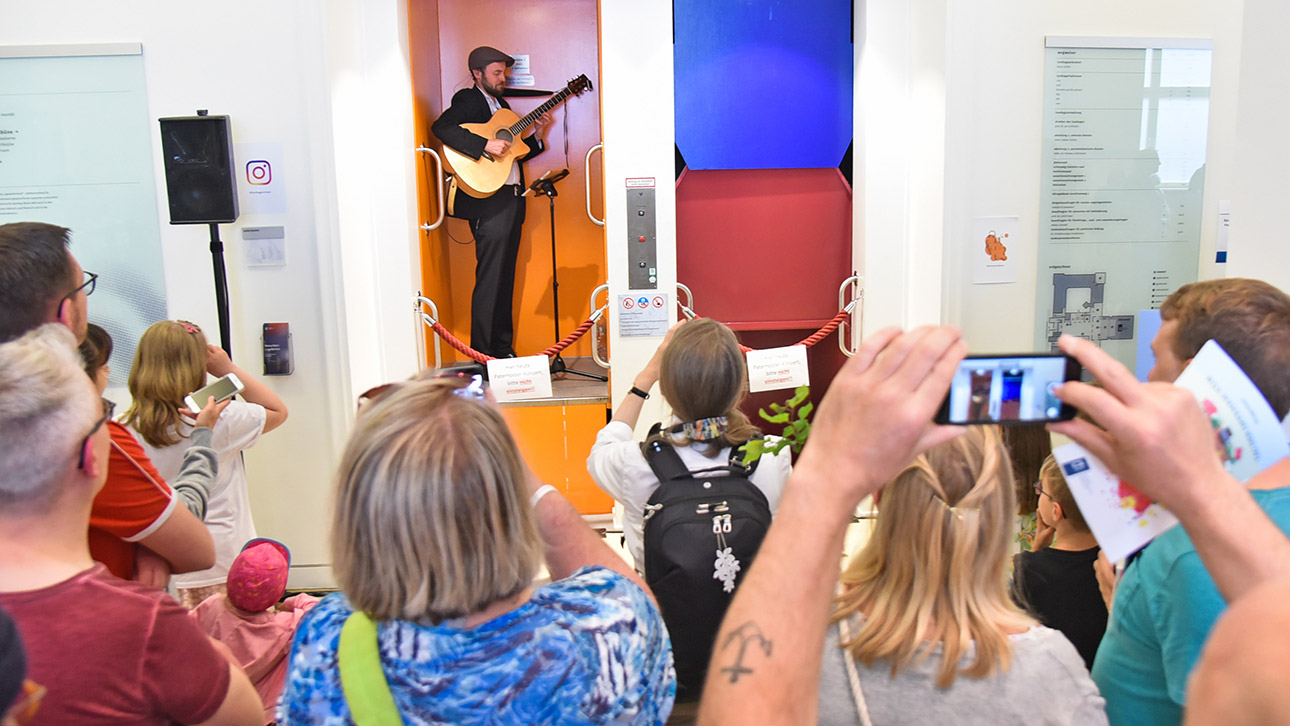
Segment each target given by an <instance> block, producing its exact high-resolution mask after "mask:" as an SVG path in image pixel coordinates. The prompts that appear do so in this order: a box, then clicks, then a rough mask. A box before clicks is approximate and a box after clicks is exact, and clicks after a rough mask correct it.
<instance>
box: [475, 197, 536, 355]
mask: <svg viewBox="0 0 1290 726" xmlns="http://www.w3.org/2000/svg"><path fill="white" fill-rule="evenodd" d="M526 201H527V200H525V199H524V198H523V197H520V196H518V189H517V188H516V187H515V186H509V185H508V186H503V187H502V188H501V189H499V190H498V191H497V193H496V194H494V195H493V197H492V198H490V199H489V200H488V204H487V207H488V210H487V212H486V213H485V214H482V215H480V216H479V217H477V218H475V219H472V220H471V222H470V231H471V232H472V233H473V234H474V235H475V290H474V292H473V293H472V294H471V296H470V347H472V348H474V349H475V350H477V351H479V352H481V353H486V354H488V355H491V356H494V357H500V356H505V355H507V354H509V353H513V352H515V351H514V348H513V345H514V339H515V324H514V322H513V320H512V317H511V315H512V307H513V298H514V296H515V261H516V258H517V257H518V256H519V252H520V230H521V228H522V227H523V226H524V211H525V202H526Z"/></svg>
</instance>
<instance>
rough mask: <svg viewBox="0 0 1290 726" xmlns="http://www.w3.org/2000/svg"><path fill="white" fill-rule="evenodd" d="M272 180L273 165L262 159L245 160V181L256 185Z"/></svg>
mask: <svg viewBox="0 0 1290 726" xmlns="http://www.w3.org/2000/svg"><path fill="white" fill-rule="evenodd" d="M271 181H273V167H271V166H269V162H267V161H265V160H264V159H256V160H255V161H248V162H246V182H247V183H248V184H255V185H257V186H259V185H263V184H268V183H269V182H271Z"/></svg>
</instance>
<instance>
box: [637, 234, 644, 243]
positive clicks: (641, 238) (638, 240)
mask: <svg viewBox="0 0 1290 726" xmlns="http://www.w3.org/2000/svg"><path fill="white" fill-rule="evenodd" d="M636 241H637V242H644V241H645V235H641V236H640V238H639V239H637V240H636Z"/></svg>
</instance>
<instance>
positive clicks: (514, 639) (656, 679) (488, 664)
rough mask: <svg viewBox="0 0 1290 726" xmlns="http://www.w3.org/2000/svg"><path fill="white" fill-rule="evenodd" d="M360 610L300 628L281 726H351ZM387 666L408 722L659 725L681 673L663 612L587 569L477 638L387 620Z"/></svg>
mask: <svg viewBox="0 0 1290 726" xmlns="http://www.w3.org/2000/svg"><path fill="white" fill-rule="evenodd" d="M351 612H353V608H352V606H351V605H350V604H349V601H348V600H347V599H346V598H345V597H344V595H342V594H340V593H336V594H333V595H329V596H327V597H326V598H324V599H323V601H322V602H321V603H319V604H318V606H317V607H315V608H314V609H313V610H312V611H311V612H310V613H309V615H308V616H306V617H305V619H304V621H302V622H301V624H300V629H299V632H298V633H297V634H296V640H295V643H294V644H293V645H292V648H291V655H290V658H291V661H290V667H289V670H288V672H287V682H286V686H285V688H284V689H283V692H282V700H281V701H280V702H279V703H278V723H279V724H282V725H283V726H287V725H289V724H318V725H321V726H332V725H340V724H350V723H352V721H351V719H350V715H349V708H348V707H347V706H346V704H345V696H344V694H343V693H342V691H341V685H340V672H339V670H338V669H337V665H336V649H337V647H338V645H339V642H340V629H341V626H342V625H343V624H344V622H345V618H347V617H349V615H350V613H351ZM378 628H379V629H378V640H379V643H380V654H381V662H382V664H383V665H384V670H385V677H386V679H387V680H388V681H389V684H390V690H391V692H392V693H393V694H394V701H395V704H396V705H397V706H398V708H399V712H400V714H401V715H402V717H403V722H404V723H405V724H416V725H418V726H420V725H422V724H425V725H426V726H429V725H431V724H484V723H487V724H517V725H518V724H561V725H564V724H642V725H643V724H657V725H661V724H662V723H663V722H664V721H665V720H666V719H667V716H668V714H669V713H671V711H672V700H673V697H674V696H675V695H676V675H675V672H674V670H673V668H672V646H671V643H670V642H669V641H668V636H667V630H666V629H665V628H664V626H663V619H662V618H661V617H660V616H659V613H658V609H657V608H656V607H655V606H654V604H653V603H652V602H650V600H649V597H648V596H646V595H645V593H644V592H643V591H642V590H641V589H640V588H639V587H637V586H636V585H635V584H634V583H632V582H631V581H629V580H627V579H626V578H624V577H623V576H621V575H619V574H617V573H615V572H612V571H610V570H607V569H605V568H603V567H584V568H582V569H580V570H578V571H577V572H575V573H574V574H573V575H572V576H571V577H568V578H566V579H563V580H559V581H557V582H553V583H551V584H549V585H547V586H545V587H542V588H539V589H538V590H536V591H535V592H534V593H533V597H532V598H531V599H530V600H529V601H528V602H527V603H525V604H524V605H522V606H520V607H519V608H517V609H515V610H513V611H511V612H509V613H506V614H505V615H502V616H501V617H498V618H496V619H493V620H490V621H489V622H487V623H484V624H482V625H479V626H477V627H475V628H471V629H461V628H457V627H453V626H451V625H449V624H448V623H446V622H445V623H441V624H439V625H436V626H427V625H417V624H415V623H410V622H405V621H386V622H382V623H380V624H379V626H378Z"/></svg>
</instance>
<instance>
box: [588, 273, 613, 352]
mask: <svg viewBox="0 0 1290 726" xmlns="http://www.w3.org/2000/svg"><path fill="white" fill-rule="evenodd" d="M602 290H603V291H604V292H605V306H604V307H603V308H597V307H596V296H597V295H599V294H600V292H601V291H602ZM608 307H609V283H605V284H603V285H600V286H599V287H597V288H596V289H595V290H592V291H591V301H590V308H591V309H592V310H594V311H595V312H593V313H592V316H593V317H596V314H597V313H600V312H601V311H602V310H605V309H607V308H608ZM589 332H590V333H591V359H592V360H593V361H595V362H596V365H598V366H600V367H601V368H609V361H607V360H604V359H602V358H601V357H600V325H599V319H598V318H597V324H596V325H593V326H591V330H590V331H589Z"/></svg>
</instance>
